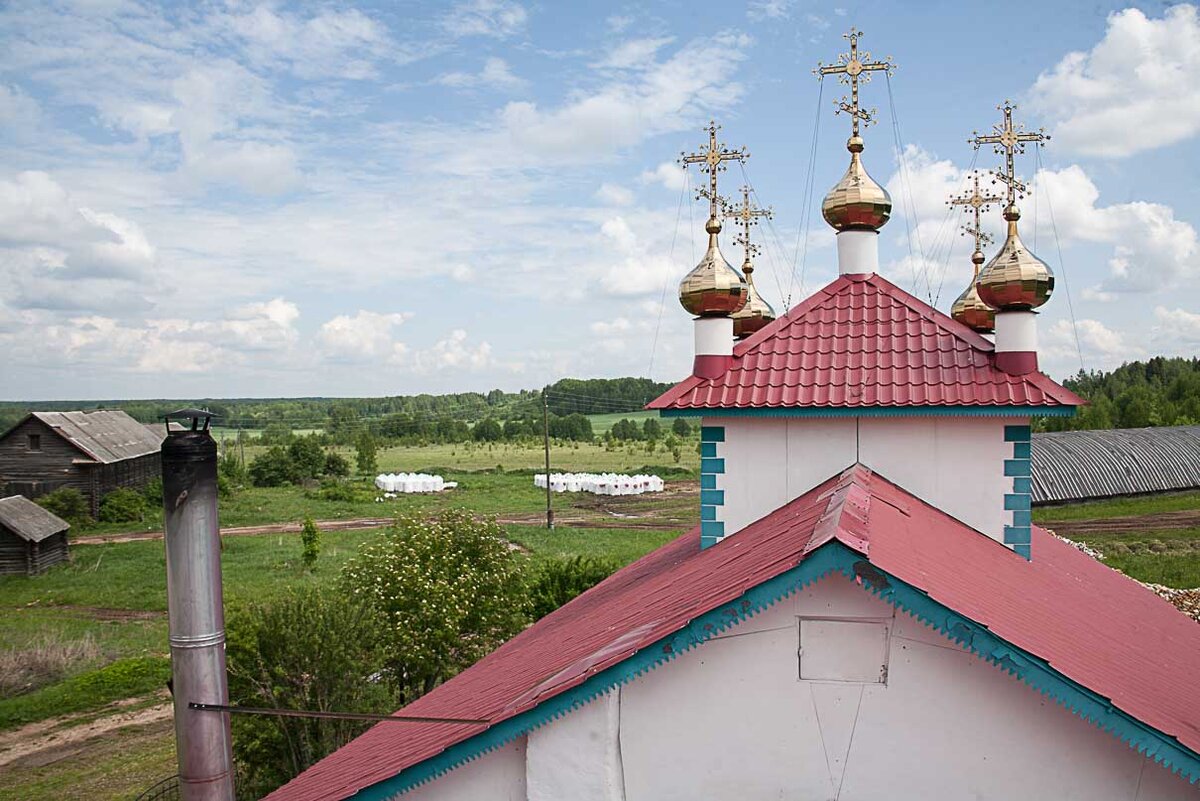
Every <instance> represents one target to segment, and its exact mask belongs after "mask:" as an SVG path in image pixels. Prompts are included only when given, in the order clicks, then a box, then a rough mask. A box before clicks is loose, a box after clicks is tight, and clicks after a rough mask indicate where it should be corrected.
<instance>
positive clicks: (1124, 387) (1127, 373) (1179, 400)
mask: <svg viewBox="0 0 1200 801" xmlns="http://www.w3.org/2000/svg"><path fill="white" fill-rule="evenodd" d="M1063 386H1065V387H1066V388H1067V389H1069V390H1071V391H1072V392H1074V393H1076V394H1077V395H1079V396H1080V397H1082V398H1085V399H1086V400H1088V401H1089V404H1088V405H1087V406H1084V407H1082V408H1080V409H1079V411H1078V413H1077V414H1076V415H1075V416H1074V417H1049V418H1043V420H1042V421H1041V426H1042V430H1044V431H1072V430H1081V429H1095V428H1147V427H1150V426H1185V425H1200V358H1191V359H1185V358H1171V359H1168V358H1164V357H1161V356H1156V357H1155V358H1153V359H1149V360H1147V361H1144V362H1140V361H1139V362H1128V363H1126V364H1123V365H1121V366H1120V367H1118V368H1116V369H1115V370H1112V371H1109V372H1104V371H1100V370H1093V371H1090V372H1085V371H1083V370H1080V371H1079V372H1078V373H1077V374H1076V375H1074V376H1073V377H1071V378H1068V379H1067V380H1066V381H1064V382H1063Z"/></svg>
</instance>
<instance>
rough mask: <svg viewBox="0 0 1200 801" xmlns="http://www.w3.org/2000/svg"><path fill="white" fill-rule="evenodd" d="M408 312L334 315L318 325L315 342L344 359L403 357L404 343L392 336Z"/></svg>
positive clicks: (391, 359) (363, 311)
mask: <svg viewBox="0 0 1200 801" xmlns="http://www.w3.org/2000/svg"><path fill="white" fill-rule="evenodd" d="M409 316H410V315H407V314H402V313H393V314H380V313H378V312H371V311H366V310H360V311H359V312H358V313H357V314H355V315H354V316H353V317H351V316H349V315H345V314H341V315H338V316H337V317H334V318H333V319H332V320H329V321H328V322H326V323H325V324H324V325H322V326H321V330H320V331H319V332H318V333H317V344H318V346H319V347H320V348H321V349H322V351H323V352H325V353H326V354H327V355H329V356H330V357H332V358H334V359H338V360H344V361H352V362H354V361H378V360H382V361H388V362H395V361H399V360H400V359H402V358H403V356H404V355H405V354H406V353H407V351H408V347H407V346H406V345H405V344H404V343H402V342H397V341H396V340H395V338H394V332H395V329H396V328H398V327H399V326H400V325H401V324H403V323H404V321H405V320H407V319H408V318H409Z"/></svg>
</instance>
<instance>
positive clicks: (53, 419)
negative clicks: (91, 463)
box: [32, 410, 166, 464]
mask: <svg viewBox="0 0 1200 801" xmlns="http://www.w3.org/2000/svg"><path fill="white" fill-rule="evenodd" d="M32 416H33V417H36V418H37V419H39V420H41V421H42V422H43V423H45V424H46V425H48V426H50V427H51V428H53V429H54V430H55V431H57V432H58V433H59V434H61V435H62V437H63V438H64V439H66V440H67V441H68V442H70V443H71V444H72V445H74V446H75V447H76V448H79V450H81V451H83V452H84V453H86V454H87V455H88V456H89V457H90V458H92V459H93V460H95V461H97V462H101V463H103V464H111V463H113V462H120V461H124V460H125V459H134V458H136V457H138V456H145V455H146V454H148V453H157V452H158V451H159V449H160V448H161V447H162V441H163V438H164V437H165V436H166V429H165V428H160V429H159V430H158V431H157V432H156V431H154V430H153V429H151V428H148V427H147V426H144V425H142V424H141V423H139V422H138V421H137V420H134V419H133V418H132V417H130V416H129V415H127V414H126V413H125V412H122V411H118V410H101V411H95V412H33V413H32Z"/></svg>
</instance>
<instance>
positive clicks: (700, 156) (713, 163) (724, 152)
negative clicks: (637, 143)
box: [679, 122, 750, 219]
mask: <svg viewBox="0 0 1200 801" xmlns="http://www.w3.org/2000/svg"><path fill="white" fill-rule="evenodd" d="M719 130H721V126H720V125H717V124H716V122H709V124H708V149H707V150H702V151H701V152H699V153H680V154H679V163H680V164H682V165H683V167H684V169H686V168H687V166H688V165H689V164H699V165H700V172H702V173H705V174H706V175H708V188H707V189H705V188H704V187H701V188H700V189H698V190H696V199H697V200H701V199H705V200H707V201H708V216H709V217H711V218H713V219H718V217H719V213H718V212H719V211H720V207H721V206H722V205H723V204H724V200H723V199H722V198H721V196H720V195H718V194H717V173H719V172H724V171H725V170H727V169H729V168H728V167H726V166H725V162H727V161H738V162H744V161H745V160H746V159H747V158H749V157H750V154H749V153H747V152H746V148H744V147H743V148H742V149H741V150H729V149H728V148H726V147H725V144H724V143H722V142H718V141H717V131H719Z"/></svg>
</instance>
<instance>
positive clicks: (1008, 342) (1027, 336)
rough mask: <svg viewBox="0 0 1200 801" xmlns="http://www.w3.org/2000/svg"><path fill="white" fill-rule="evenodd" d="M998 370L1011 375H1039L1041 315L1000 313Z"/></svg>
mask: <svg viewBox="0 0 1200 801" xmlns="http://www.w3.org/2000/svg"><path fill="white" fill-rule="evenodd" d="M995 359H996V369H998V370H1001V371H1002V372H1005V373H1008V374H1009V375H1026V374H1027V373H1033V372H1037V369H1038V353H1037V312H1035V311H1029V310H1013V311H1004V310H1001V311H998V312H996V351H995Z"/></svg>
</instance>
